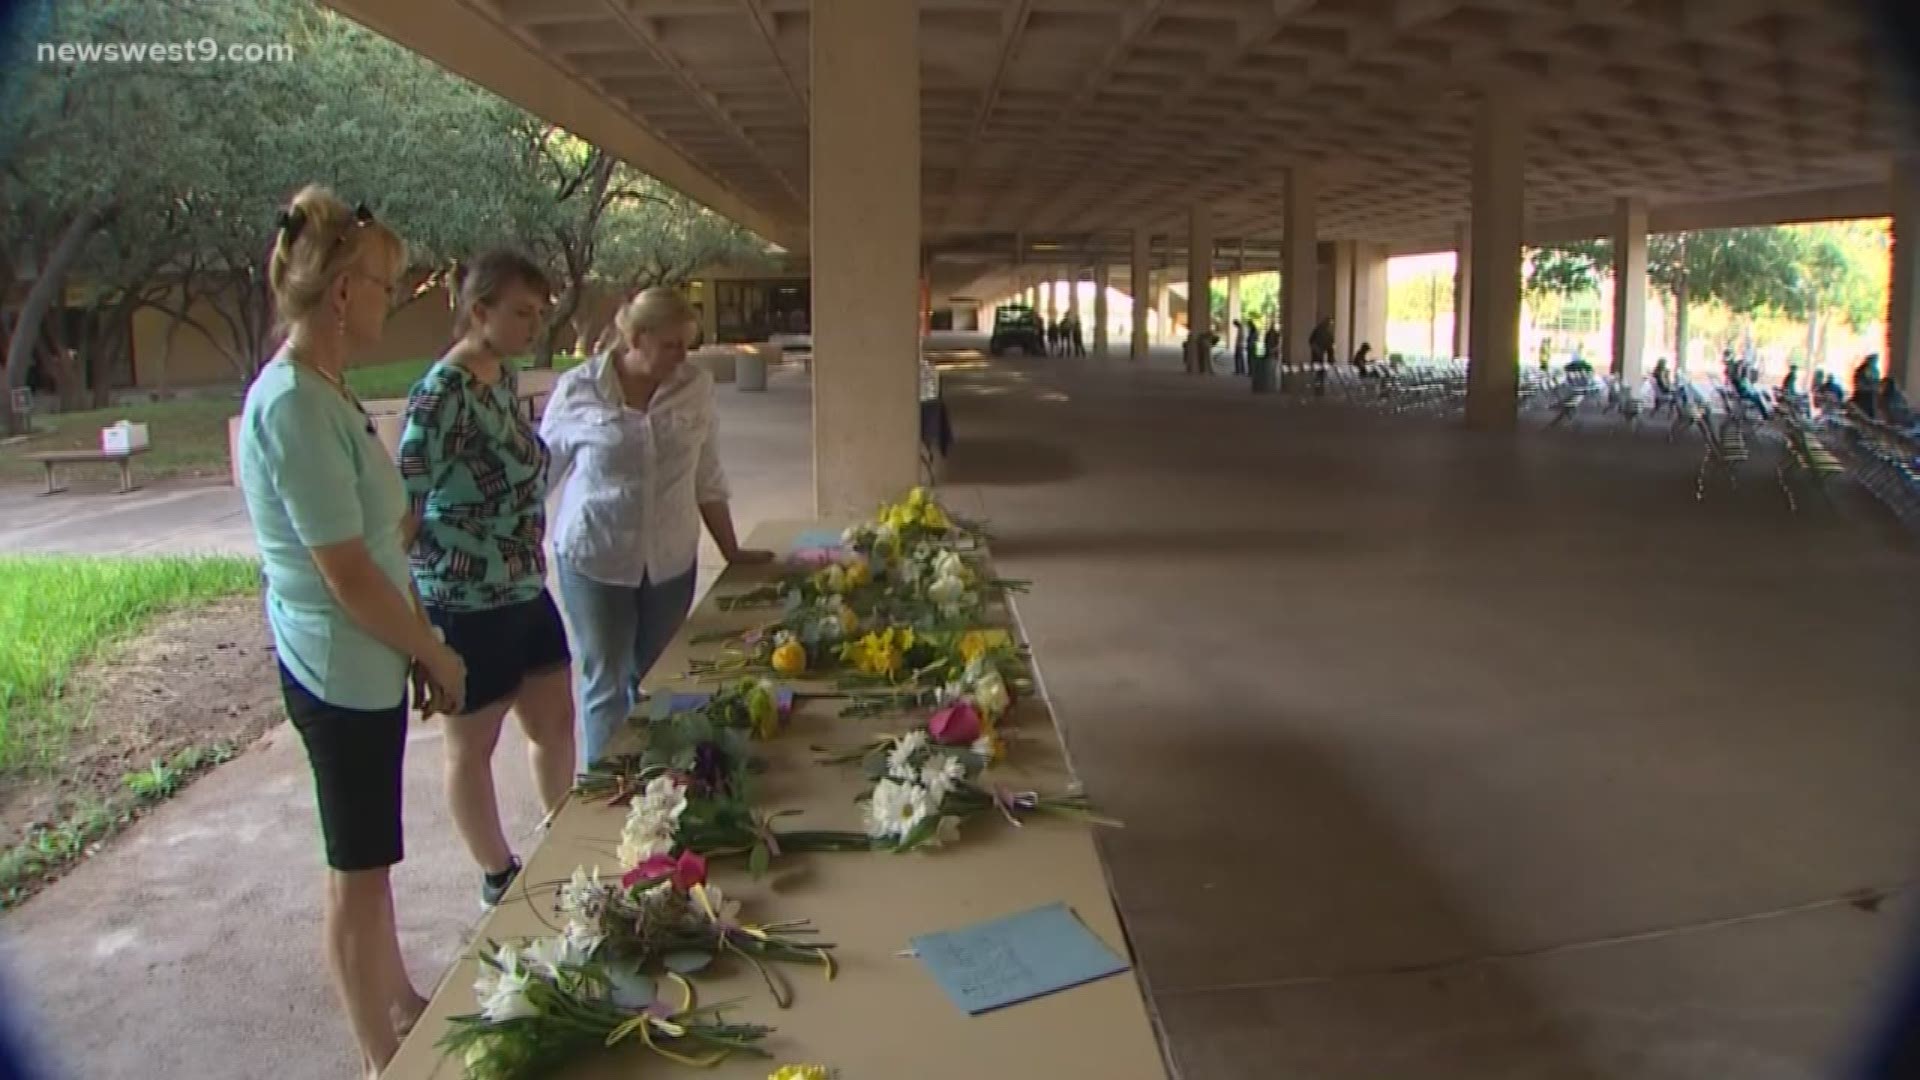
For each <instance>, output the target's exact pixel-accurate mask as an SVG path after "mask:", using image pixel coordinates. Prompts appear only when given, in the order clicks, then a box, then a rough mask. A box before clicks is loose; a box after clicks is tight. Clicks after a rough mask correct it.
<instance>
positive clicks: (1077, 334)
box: [1067, 314, 1087, 358]
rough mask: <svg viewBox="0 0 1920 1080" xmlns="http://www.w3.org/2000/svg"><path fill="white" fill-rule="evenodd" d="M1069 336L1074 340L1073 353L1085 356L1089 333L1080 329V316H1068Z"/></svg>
mask: <svg viewBox="0 0 1920 1080" xmlns="http://www.w3.org/2000/svg"><path fill="white" fill-rule="evenodd" d="M1067 336H1068V338H1069V339H1070V340H1071V341H1072V342H1073V355H1074V356H1075V357H1079V358H1084V357H1085V356H1086V355H1087V335H1086V332H1085V331H1083V330H1081V329H1080V316H1078V315H1071V314H1070V315H1068V316H1067Z"/></svg>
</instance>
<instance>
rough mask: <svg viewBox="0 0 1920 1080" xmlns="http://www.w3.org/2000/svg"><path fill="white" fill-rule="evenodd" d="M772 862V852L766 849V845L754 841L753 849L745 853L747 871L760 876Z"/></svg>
mask: <svg viewBox="0 0 1920 1080" xmlns="http://www.w3.org/2000/svg"><path fill="white" fill-rule="evenodd" d="M772 862H773V853H772V852H770V851H768V850H767V845H766V844H765V843H756V844H754V845H753V851H751V852H749V853H748V855H747V873H749V874H751V875H753V876H754V877H760V876H762V875H763V874H765V873H766V872H767V867H768V865H769V864H771V863H772Z"/></svg>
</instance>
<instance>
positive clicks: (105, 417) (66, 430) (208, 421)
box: [0, 398, 240, 484]
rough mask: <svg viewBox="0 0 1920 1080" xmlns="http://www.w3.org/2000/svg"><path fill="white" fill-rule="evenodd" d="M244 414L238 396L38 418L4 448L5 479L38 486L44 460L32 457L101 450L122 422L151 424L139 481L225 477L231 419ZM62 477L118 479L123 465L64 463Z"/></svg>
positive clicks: (1, 467)
mask: <svg viewBox="0 0 1920 1080" xmlns="http://www.w3.org/2000/svg"><path fill="white" fill-rule="evenodd" d="M239 412H240V401H239V399H238V398H233V399H226V398H209V399H201V398H195V399H183V400H178V401H159V402H151V403H148V404H144V405H126V406H122V407H118V408H111V409H94V410H90V411H87V412H71V413H54V414H52V415H44V414H43V415H39V416H35V417H34V418H33V429H34V434H33V435H32V436H31V437H29V438H27V439H24V440H22V441H20V442H17V443H12V444H10V445H8V446H4V447H0V480H21V481H32V482H33V483H36V484H37V483H39V482H40V481H41V479H42V477H43V476H44V475H45V474H44V472H43V471H42V469H41V467H40V464H39V462H36V461H30V460H28V458H27V455H28V454H35V453H39V452H41V451H44V450H98V449H99V448H100V429H101V428H103V427H106V426H108V425H109V424H112V423H114V422H115V421H117V420H131V421H133V422H134V423H136V424H145V425H147V434H148V436H149V437H150V438H151V439H152V442H153V449H152V450H151V451H149V452H147V453H145V454H142V455H141V456H140V457H138V458H135V459H134V463H133V474H134V479H135V480H136V481H139V482H143V483H144V482H145V481H147V480H154V479H169V478H175V477H191V476H226V475H227V418H228V417H229V416H234V415H237V414H238V413H239ZM60 474H61V476H62V477H66V476H69V475H76V476H81V477H87V476H95V475H97V476H100V477H108V476H118V475H119V466H118V465H111V464H99V465H77V466H76V465H62V466H61V467H60Z"/></svg>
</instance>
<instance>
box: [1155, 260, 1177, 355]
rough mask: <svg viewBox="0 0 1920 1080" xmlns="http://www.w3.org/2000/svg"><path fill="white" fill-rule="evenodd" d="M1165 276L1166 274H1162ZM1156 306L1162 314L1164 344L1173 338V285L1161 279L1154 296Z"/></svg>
mask: <svg viewBox="0 0 1920 1080" xmlns="http://www.w3.org/2000/svg"><path fill="white" fill-rule="evenodd" d="M1162 276H1163V277H1164V275H1162ZM1154 306H1155V307H1156V308H1158V309H1159V314H1160V341H1161V343H1162V344H1165V343H1166V342H1168V341H1170V340H1173V337H1174V333H1173V287H1172V286H1171V285H1168V284H1167V283H1166V282H1165V281H1161V282H1160V284H1159V288H1158V290H1157V292H1156V293H1155V296H1154Z"/></svg>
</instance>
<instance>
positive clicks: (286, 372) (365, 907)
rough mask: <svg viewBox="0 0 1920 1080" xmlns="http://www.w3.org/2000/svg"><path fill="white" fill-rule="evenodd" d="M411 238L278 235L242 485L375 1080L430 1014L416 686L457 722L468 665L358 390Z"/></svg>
mask: <svg viewBox="0 0 1920 1080" xmlns="http://www.w3.org/2000/svg"><path fill="white" fill-rule="evenodd" d="M403 255H404V248H403V246H402V244H401V241H400V238H399V237H398V236H396V235H394V233H393V231H392V230H390V229H388V228H387V227H386V226H385V225H382V224H380V223H379V222H377V221H375V220H373V215H372V214H370V213H368V212H367V210H366V208H365V207H361V208H360V210H358V211H357V212H356V211H354V210H351V209H349V208H348V207H347V206H346V204H344V203H342V202H341V201H340V200H339V199H337V198H335V197H334V196H333V195H332V194H331V193H330V192H328V191H327V190H325V189H324V188H318V187H308V188H306V189H305V190H303V191H301V192H300V194H299V195H297V196H295V197H294V200H293V202H292V204H291V205H290V206H288V207H287V208H286V210H284V211H283V212H282V213H281V215H280V219H279V222H278V225H277V226H276V232H275V237H274V243H273V254H272V256H271V260H270V262H269V264H268V271H267V273H268V282H269V284H270V285H271V287H272V289H273V297H274V302H275V305H276V307H277V309H278V314H279V318H280V320H281V322H282V324H283V325H284V326H285V328H286V329H287V331H288V335H287V339H286V343H285V344H284V345H282V346H281V348H280V350H279V352H277V353H276V354H275V355H274V356H273V358H272V359H271V360H269V361H268V362H267V364H266V365H265V366H264V367H262V368H261V370H260V374H259V376H258V377H256V378H255V379H254V382H253V386H252V387H251V388H249V389H248V391H247V403H246V408H245V410H244V411H243V412H242V413H241V418H240V428H241V430H240V442H239V457H240V484H241V489H242V491H243V492H244V494H245V496H246V500H247V511H248V514H249V516H250V517H251V518H252V521H253V531H254V539H255V541H256V542H257V543H258V546H259V548H260V557H261V561H262V563H263V564H264V568H265V571H266V585H267V598H266V599H267V603H266V608H267V621H268V623H269V624H270V626H271V627H272V631H273V643H274V649H275V651H276V652H277V653H278V654H279V658H280V686H281V691H282V695H283V697H284V699H285V701H286V707H287V715H288V716H289V717H290V718H291V719H292V720H293V724H294V727H295V728H296V729H298V731H299V732H300V738H301V741H302V742H303V743H304V744H305V745H306V749H307V757H308V760H309V762H310V763H311V765H312V767H313V779H314V788H315V791H316V794H317V797H318V802H319V807H320V831H321V833H322V835H323V837H324V839H325V844H326V857H327V865H328V866H329V867H330V868H331V869H330V871H329V873H328V875H327V892H326V926H325V935H326V952H327V960H328V963H329V966H330V967H331V969H332V972H333V979H334V985H335V988H336V989H337V990H338V992H339V994H340V999H341V1002H342V1004H344V1005H345V1007H346V1011H347V1019H348V1021H349V1022H350V1023H351V1025H352V1028H353V1034H354V1038H355V1040H356V1041H357V1042H358V1043H359V1045H360V1054H361V1058H362V1065H363V1066H364V1068H365V1070H366V1073H367V1075H368V1076H376V1075H378V1073H379V1071H380V1069H381V1068H382V1067H383V1066H384V1065H385V1064H386V1063H387V1060H388V1059H389V1058H391V1057H392V1056H393V1053H394V1051H395V1050H396V1049H397V1048H398V1046H399V1039H400V1036H401V1035H402V1034H403V1033H404V1032H405V1029H406V1028H407V1027H409V1026H410V1025H411V1024H412V1022H413V1020H414V1019H415V1018H417V1017H418V1016H419V1014H420V1011H421V1010H422V1009H423V1008H425V1006H426V1002H425V1000H424V999H422V998H421V996H420V994H419V992H418V991H416V990H415V989H414V987H413V983H412V981H411V980H409V979H408V977H407V971H406V967H405V965H404V963H403V962H402V961H401V958H400V943H399V938H398V936H397V934H396V932H395V929H394V917H393V891H392V888H391V886H390V885H389V882H388V871H389V868H391V867H392V866H393V864H395V863H397V862H399V861H400V858H401V855H402V845H401V828H400V776H401V764H402V759H403V755H404V753H405V750H406V742H407V677H408V671H409V668H410V666H412V665H415V664H417V665H419V667H420V668H421V669H423V670H424V672H425V674H426V676H427V677H428V679H429V680H430V681H431V683H432V686H433V688H434V693H433V700H432V701H430V702H429V703H427V706H426V707H427V708H429V709H432V708H443V709H445V710H446V711H450V712H459V711H460V701H459V696H460V693H461V688H462V687H464V686H465V684H466V668H465V665H463V664H462V663H461V660H460V657H459V656H458V655H456V654H455V653H454V652H453V650H451V649H449V648H448V647H447V646H446V645H444V644H442V643H441V642H440V639H439V638H438V637H437V636H436V635H435V633H434V629H433V626H432V625H431V624H429V623H428V622H427V619H426V616H425V615H424V614H423V613H422V612H421V611H420V609H419V608H418V607H417V606H416V605H415V604H414V602H413V599H412V585H411V583H410V582H409V580H408V575H407V556H406V550H405V548H404V546H403V544H402V528H403V519H404V518H405V517H406V514H407V498H406V492H405V490H404V489H403V488H402V486H401V483H400V474H399V472H398V470H396V469H395V468H394V464H393V461H392V459H391V458H389V457H388V456H387V451H386V449H385V448H384V447H383V446H382V445H381V443H380V440H379V439H378V438H377V437H375V434H374V429H373V423H372V421H371V420H369V419H368V418H367V414H366V412H365V411H364V410H362V409H361V408H360V403H359V402H358V401H357V400H356V399H355V398H354V396H353V394H352V392H351V391H349V390H348V389H347V385H346V378H345V370H346V366H347V363H348V359H349V357H350V356H351V355H352V354H353V353H354V352H356V351H360V350H363V349H365V348H366V347H367V346H369V345H371V344H373V343H374V342H376V341H378V340H379V339H380V333H381V330H382V328H383V326H384V325H385V323H386V318H387V308H388V306H389V304H390V302H391V300H392V297H393V288H394V280H395V278H396V277H397V276H398V275H399V272H400V268H401V265H402V259H403Z"/></svg>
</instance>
